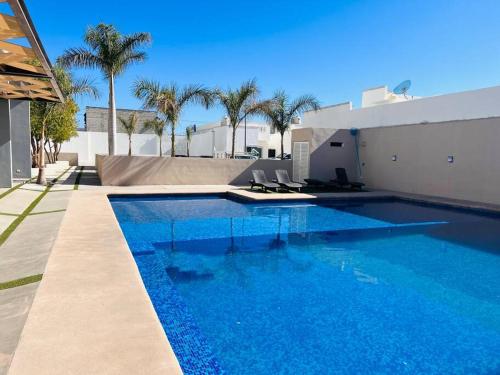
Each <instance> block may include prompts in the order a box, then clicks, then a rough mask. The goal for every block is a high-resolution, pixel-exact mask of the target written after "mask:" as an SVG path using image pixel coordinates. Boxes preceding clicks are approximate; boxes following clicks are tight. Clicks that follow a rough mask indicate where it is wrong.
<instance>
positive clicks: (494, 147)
mask: <svg viewBox="0 0 500 375" xmlns="http://www.w3.org/2000/svg"><path fill="white" fill-rule="evenodd" d="M360 155H361V161H362V163H363V164H364V166H363V167H362V173H363V181H364V182H365V183H366V184H367V185H368V186H369V187H371V188H375V189H384V190H393V191H401V192H406V193H414V194H424V195H430V196H441V197H446V198H452V199H461V200H469V201H476V202H484V203H493V204H500V118H488V119H479V120H467V121H450V122H443V123H431V124H416V125H405V126H393V127H384V128H371V129H362V130H361V135H360ZM393 155H397V161H392V157H393ZM448 156H453V158H454V162H453V163H449V162H448Z"/></svg>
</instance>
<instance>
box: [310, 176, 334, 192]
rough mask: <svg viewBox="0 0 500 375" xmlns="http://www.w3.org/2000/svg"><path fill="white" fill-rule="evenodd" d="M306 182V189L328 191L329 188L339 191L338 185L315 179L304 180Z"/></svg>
mask: <svg viewBox="0 0 500 375" xmlns="http://www.w3.org/2000/svg"><path fill="white" fill-rule="evenodd" d="M304 181H305V182H306V184H307V185H306V187H309V188H313V189H328V188H336V189H338V187H339V186H338V185H337V184H334V183H332V182H328V181H322V180H318V179H315V178H304Z"/></svg>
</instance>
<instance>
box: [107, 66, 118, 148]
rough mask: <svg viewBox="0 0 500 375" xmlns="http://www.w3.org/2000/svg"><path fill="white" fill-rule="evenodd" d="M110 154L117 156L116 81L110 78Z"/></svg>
mask: <svg viewBox="0 0 500 375" xmlns="http://www.w3.org/2000/svg"><path fill="white" fill-rule="evenodd" d="M108 104H109V105H108V108H109V109H108V154H109V155H114V154H115V139H116V107H115V79H114V76H113V74H110V76H109V102H108Z"/></svg>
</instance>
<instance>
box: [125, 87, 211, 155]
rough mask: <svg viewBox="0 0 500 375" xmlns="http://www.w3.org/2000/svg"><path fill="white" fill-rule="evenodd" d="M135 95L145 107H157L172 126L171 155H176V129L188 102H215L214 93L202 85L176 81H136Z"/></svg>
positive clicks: (205, 104) (206, 103)
mask: <svg viewBox="0 0 500 375" xmlns="http://www.w3.org/2000/svg"><path fill="white" fill-rule="evenodd" d="M133 92H134V95H135V96H136V97H137V98H138V99H141V100H142V101H143V103H144V108H149V109H156V110H157V111H158V112H159V113H161V114H162V115H163V116H164V118H165V120H166V122H167V123H169V124H170V126H171V142H172V148H171V153H170V154H171V156H172V157H173V156H175V129H176V127H177V123H178V122H179V118H180V116H181V113H182V110H183V109H184V108H185V107H186V106H187V105H188V104H201V105H203V106H204V107H205V108H207V109H208V108H209V107H210V106H211V105H212V104H213V101H214V100H213V99H214V96H213V93H212V91H210V90H209V89H207V88H205V87H204V86H202V85H189V86H185V87H183V88H179V87H178V86H177V85H176V84H175V83H171V84H169V85H165V86H162V85H160V83H158V82H154V81H149V80H145V79H141V80H138V81H137V82H135V83H134V87H133Z"/></svg>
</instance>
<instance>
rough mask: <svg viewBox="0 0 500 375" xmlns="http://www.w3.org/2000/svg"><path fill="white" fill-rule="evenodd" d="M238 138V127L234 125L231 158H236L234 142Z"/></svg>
mask: <svg viewBox="0 0 500 375" xmlns="http://www.w3.org/2000/svg"><path fill="white" fill-rule="evenodd" d="M235 140H236V127H235V126H233V137H232V140H231V159H234V144H235Z"/></svg>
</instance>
